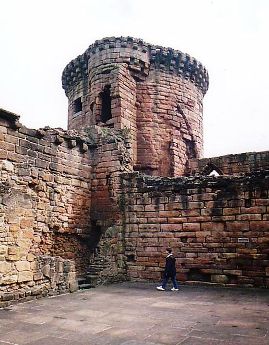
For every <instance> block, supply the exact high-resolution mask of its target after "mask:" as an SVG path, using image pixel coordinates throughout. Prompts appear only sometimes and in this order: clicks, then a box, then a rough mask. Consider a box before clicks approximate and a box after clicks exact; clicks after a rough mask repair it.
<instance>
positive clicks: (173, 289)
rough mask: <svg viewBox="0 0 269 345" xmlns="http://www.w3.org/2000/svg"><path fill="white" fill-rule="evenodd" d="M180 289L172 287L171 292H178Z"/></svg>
mask: <svg viewBox="0 0 269 345" xmlns="http://www.w3.org/2000/svg"><path fill="white" fill-rule="evenodd" d="M178 290H179V289H176V288H174V287H172V289H171V291H178Z"/></svg>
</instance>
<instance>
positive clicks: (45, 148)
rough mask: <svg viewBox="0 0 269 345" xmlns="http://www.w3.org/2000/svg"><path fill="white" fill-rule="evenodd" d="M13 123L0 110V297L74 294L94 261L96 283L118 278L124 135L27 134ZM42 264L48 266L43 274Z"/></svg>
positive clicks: (126, 154)
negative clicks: (98, 266) (98, 268)
mask: <svg viewBox="0 0 269 345" xmlns="http://www.w3.org/2000/svg"><path fill="white" fill-rule="evenodd" d="M18 120H19V117H18V116H17V115H15V114H12V113H9V112H7V111H4V110H1V111H0V147H1V149H0V224H1V233H0V255H1V260H0V280H1V292H2V293H3V295H2V297H1V298H2V299H3V300H4V299H7V298H8V299H12V298H13V299H17V298H25V297H27V298H30V297H31V296H32V297H33V296H36V295H37V291H39V292H40V293H41V294H43V293H48V291H49V293H52V292H53V293H57V292H62V291H65V290H66V289H70V290H74V289H75V287H76V284H77V283H76V278H77V277H79V276H80V275H82V274H84V273H85V272H86V271H87V269H88V267H89V265H90V264H91V263H92V262H93V261H94V260H95V257H96V256H97V259H99V258H100V257H101V258H104V259H105V263H104V267H103V268H104V269H103V272H102V274H101V275H102V280H110V281H111V280H114V279H118V278H114V277H116V276H119V275H121V276H122V275H123V274H124V272H125V271H124V265H123V264H122V261H123V259H122V257H123V252H124V250H123V248H122V245H121V242H122V234H121V228H120V227H117V223H119V207H118V195H119V193H118V190H119V189H120V179H119V174H120V173H121V172H127V171H131V162H132V157H131V154H130V152H131V146H130V144H129V132H128V131H125V130H122V131H121V130H118V131H117V130H115V129H109V130H108V129H107V128H101V127H97V126H92V127H88V128H87V129H86V131H85V132H82V131H81V132H80V133H79V134H78V132H76V131H74V130H69V131H64V130H61V129H50V128H49V127H45V128H43V129H39V130H32V129H28V128H25V127H24V126H22V125H21V124H20V123H19V121H18ZM44 258H45V259H44ZM63 265H64V267H65V268H64V271H62V268H61V267H62V266H63ZM43 266H44V267H51V268H50V269H49V268H46V269H45V271H46V272H47V273H46V274H45V273H44V270H43V269H44V267H43ZM48 271H49V272H51V273H48ZM42 289H43V290H44V291H45V292H42V291H43V290H42ZM26 292H27V296H26V295H25V294H26ZM7 294H8V295H7ZM12 294H13V297H12ZM7 296H8V297H7ZM18 296H20V297H18Z"/></svg>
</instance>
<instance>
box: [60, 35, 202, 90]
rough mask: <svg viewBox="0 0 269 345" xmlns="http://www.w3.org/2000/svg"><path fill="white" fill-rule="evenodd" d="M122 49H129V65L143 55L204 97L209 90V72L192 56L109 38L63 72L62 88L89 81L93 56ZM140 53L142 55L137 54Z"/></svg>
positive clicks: (142, 43) (159, 47) (126, 39)
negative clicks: (88, 76)
mask: <svg viewBox="0 0 269 345" xmlns="http://www.w3.org/2000/svg"><path fill="white" fill-rule="evenodd" d="M121 50H130V59H129V60H128V61H126V62H127V63H128V64H130V65H132V64H133V65H134V67H135V65H137V64H139V60H140V59H141V57H143V56H144V58H145V59H143V60H147V61H149V64H150V67H151V68H152V67H153V68H156V69H161V70H166V71H168V72H170V73H176V74H179V75H181V76H182V77H183V78H185V79H188V80H190V81H191V82H193V83H194V84H195V85H196V86H197V87H198V88H199V89H200V90H201V91H202V93H203V94H205V93H206V91H207V89H208V84H209V79H208V72H207V70H206V69H205V68H204V67H203V65H202V64H201V63H200V62H199V61H197V60H196V59H195V58H192V57H191V56H190V55H188V54H185V53H182V52H181V51H179V50H174V49H172V48H164V47H161V46H157V45H152V44H149V43H146V42H144V41H143V40H141V39H136V38H132V37H108V38H103V39H102V40H97V41H95V43H93V44H92V45H90V46H89V48H88V49H87V50H86V51H85V52H84V53H83V54H82V55H79V56H78V57H77V58H75V59H74V60H72V61H71V62H70V63H69V64H68V65H67V66H66V67H65V69H64V71H63V75H62V86H63V89H64V90H65V92H66V93H67V92H68V90H69V89H70V88H71V87H72V86H73V85H75V84H76V83H77V82H79V81H81V80H83V79H85V78H87V75H88V61H89V60H90V59H91V57H92V56H93V55H95V54H96V53H98V52H101V51H109V52H111V53H114V52H115V53H117V52H119V51H121ZM138 53H139V54H138Z"/></svg>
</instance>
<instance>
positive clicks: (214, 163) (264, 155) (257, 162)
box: [186, 151, 269, 175]
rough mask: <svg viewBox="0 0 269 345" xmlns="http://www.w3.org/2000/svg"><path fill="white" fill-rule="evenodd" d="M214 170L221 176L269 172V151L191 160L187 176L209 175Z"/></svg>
mask: <svg viewBox="0 0 269 345" xmlns="http://www.w3.org/2000/svg"><path fill="white" fill-rule="evenodd" d="M213 170H215V171H216V172H217V173H219V174H220V175H242V174H245V173H250V172H252V171H259V170H269V151H264V152H246V153H238V154H233V155H226V156H220V157H212V158H203V159H190V160H189V162H188V167H187V170H186V174H190V175H197V174H198V175H199V174H200V175H208V174H210V173H211V172H212V171H213Z"/></svg>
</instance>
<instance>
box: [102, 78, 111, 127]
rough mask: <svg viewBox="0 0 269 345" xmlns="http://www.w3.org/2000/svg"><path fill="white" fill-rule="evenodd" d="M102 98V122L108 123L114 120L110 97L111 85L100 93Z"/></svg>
mask: <svg viewBox="0 0 269 345" xmlns="http://www.w3.org/2000/svg"><path fill="white" fill-rule="evenodd" d="M100 97H101V102H102V105H101V122H103V123H106V122H107V121H108V120H110V119H112V113H111V96H110V85H106V86H105V87H104V90H103V92H101V93H100Z"/></svg>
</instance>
